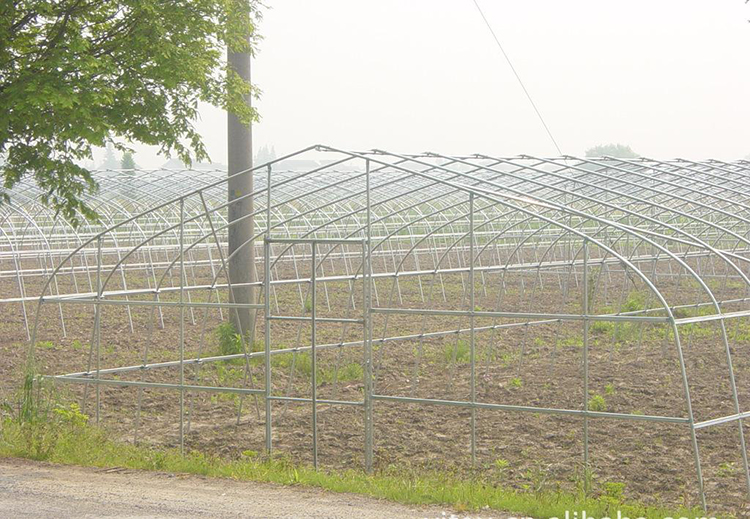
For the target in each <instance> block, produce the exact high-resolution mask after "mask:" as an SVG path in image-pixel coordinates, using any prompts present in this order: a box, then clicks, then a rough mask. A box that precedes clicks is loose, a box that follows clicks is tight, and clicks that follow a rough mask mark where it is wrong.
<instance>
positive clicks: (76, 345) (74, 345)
mask: <svg viewBox="0 0 750 519" xmlns="http://www.w3.org/2000/svg"><path fill="white" fill-rule="evenodd" d="M70 347H71V348H73V349H74V350H76V351H80V350H82V349H83V344H81V341H79V340H78V339H76V340H74V341H73V342H72V343H71V344H70Z"/></svg>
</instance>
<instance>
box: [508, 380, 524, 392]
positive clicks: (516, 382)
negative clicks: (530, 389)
mask: <svg viewBox="0 0 750 519" xmlns="http://www.w3.org/2000/svg"><path fill="white" fill-rule="evenodd" d="M509 385H510V387H512V388H515V389H518V388H521V387H523V380H522V379H521V377H514V378H512V379H510V382H509Z"/></svg>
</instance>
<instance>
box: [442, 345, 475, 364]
mask: <svg viewBox="0 0 750 519" xmlns="http://www.w3.org/2000/svg"><path fill="white" fill-rule="evenodd" d="M443 357H444V358H445V362H446V364H450V363H452V362H453V360H454V358H455V362H456V364H466V363H467V362H469V361H470V360H471V346H470V345H469V341H465V340H463V339H460V340H458V341H456V343H455V344H446V345H445V347H444V348H443Z"/></svg>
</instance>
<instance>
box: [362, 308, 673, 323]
mask: <svg viewBox="0 0 750 519" xmlns="http://www.w3.org/2000/svg"><path fill="white" fill-rule="evenodd" d="M370 311H371V312H372V313H376V314H410V315H442V316H456V317H470V316H474V317H499V318H504V319H551V320H553V321H639V322H648V323H666V322H669V320H670V318H669V317H648V316H645V317H643V316H638V315H616V314H603V315H582V314H581V315H579V314H545V313H536V312H484V311H471V310H430V309H422V308H382V307H380V308H372V309H371V310H370Z"/></svg>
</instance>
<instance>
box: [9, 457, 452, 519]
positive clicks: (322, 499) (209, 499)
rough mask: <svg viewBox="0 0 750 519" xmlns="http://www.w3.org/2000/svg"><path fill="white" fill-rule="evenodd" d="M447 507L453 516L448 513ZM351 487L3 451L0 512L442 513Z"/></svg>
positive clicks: (118, 514)
mask: <svg viewBox="0 0 750 519" xmlns="http://www.w3.org/2000/svg"><path fill="white" fill-rule="evenodd" d="M445 515H448V516H450V513H447V514H445ZM445 515H444V512H443V510H442V509H440V508H434V507H432V508H427V507H409V506H404V505H399V504H394V503H390V502H387V501H379V500H376V499H370V498H366V497H362V496H358V495H353V494H338V493H333V492H326V491H323V490H318V489H313V488H302V487H285V486H280V485H272V484H267V483H252V482H242V481H233V480H226V479H214V478H204V477H199V476H186V475H174V474H167V473H157V472H140V471H132V470H122V469H91V468H80V467H68V466H59V465H50V464H45V463H36V462H32V461H26V460H17V459H0V517H3V518H5V517H14V518H15V517H55V518H67V517H76V518H81V517H134V518H135V517H138V518H146V517H208V518H215V517H319V518H322V517H326V518H328V517H330V518H339V517H340V518H350V517H357V518H381V517H388V518H391V517H410V518H411V517H429V518H441V519H442V518H444V517H445Z"/></svg>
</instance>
